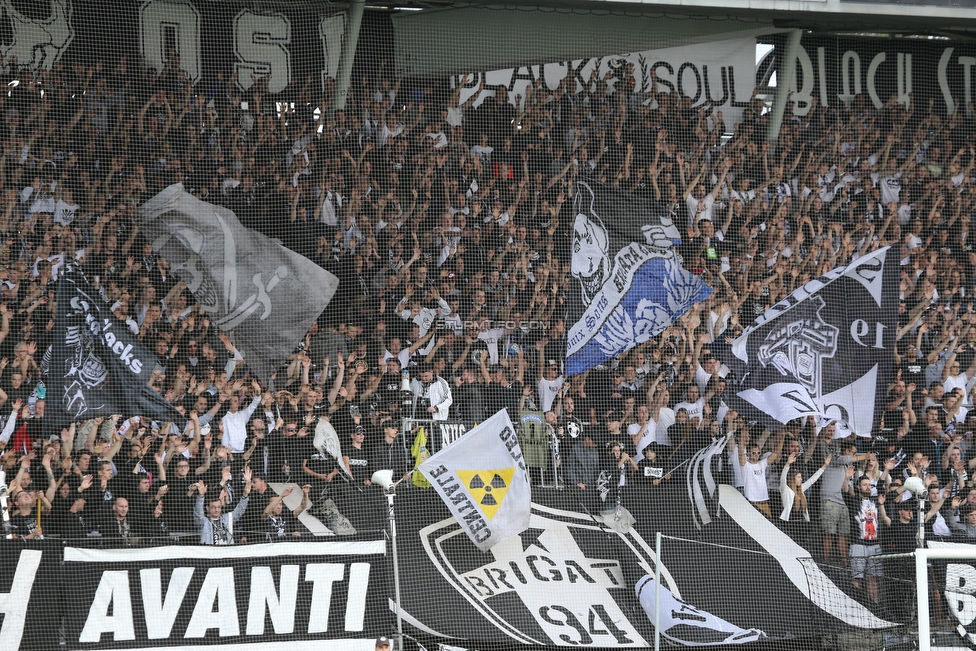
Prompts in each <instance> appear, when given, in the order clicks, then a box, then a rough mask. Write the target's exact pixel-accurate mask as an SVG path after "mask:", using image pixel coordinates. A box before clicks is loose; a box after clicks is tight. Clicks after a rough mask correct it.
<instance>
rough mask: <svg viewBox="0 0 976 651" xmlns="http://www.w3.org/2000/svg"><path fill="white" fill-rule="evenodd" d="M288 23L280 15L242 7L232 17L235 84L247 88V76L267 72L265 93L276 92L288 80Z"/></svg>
mask: <svg viewBox="0 0 976 651" xmlns="http://www.w3.org/2000/svg"><path fill="white" fill-rule="evenodd" d="M289 43H291V22H290V21H289V20H288V18H286V17H285V16H283V15H282V14H270V15H266V14H256V13H254V12H252V11H250V10H248V9H244V10H243V11H241V12H240V13H239V14H237V17H235V18H234V54H236V55H237V60H238V62H239V63H238V64H237V85H238V86H240V87H241V88H243V89H244V90H247V89H248V88H250V87H251V84H252V81H251V75H254V76H255V77H262V76H264V75H270V77H269V79H268V92H269V93H272V94H274V93H280V92H281V91H283V90H284V89H285V88H287V87H288V84H289V83H291V53H290V52H289V51H288V48H287V47H286V46H287V45H288V44H289Z"/></svg>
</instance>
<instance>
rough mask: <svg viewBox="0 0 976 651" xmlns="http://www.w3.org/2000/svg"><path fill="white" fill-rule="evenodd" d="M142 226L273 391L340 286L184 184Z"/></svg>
mask: <svg viewBox="0 0 976 651" xmlns="http://www.w3.org/2000/svg"><path fill="white" fill-rule="evenodd" d="M136 223H137V224H138V226H139V228H140V229H141V230H142V231H143V233H144V234H145V235H146V237H147V238H148V239H149V240H150V241H151V242H152V246H153V251H156V252H157V253H160V254H161V255H162V256H163V257H165V258H166V260H167V261H169V262H170V264H171V265H172V266H171V269H172V271H173V273H175V274H176V276H177V277H178V278H180V280H182V281H183V282H184V283H186V286H187V287H188V288H189V290H190V292H192V293H193V297H194V298H195V299H196V300H197V301H198V302H199V303H200V305H202V306H203V309H204V310H206V311H207V312H208V313H209V314H210V315H211V316H212V318H213V320H214V323H215V324H216V325H217V327H218V328H220V329H221V330H223V331H224V332H227V333H229V334H230V336H231V340H232V341H233V342H234V345H235V346H236V347H237V349H238V351H240V352H241V354H242V355H243V356H244V359H245V360H247V364H248V367H250V369H251V370H252V371H254V373H255V374H257V376H258V377H259V378H260V379H261V381H262V382H264V383H265V384H267V383H268V381H269V379H270V377H271V374H272V373H274V370H275V369H276V368H277V367H278V366H279V365H280V364H281V363H283V362H284V361H285V359H286V358H287V357H288V355H289V354H291V353H292V352H293V351H294V350H295V347H296V346H298V344H300V343H301V341H302V338H303V337H304V336H305V333H306V331H307V330H308V328H309V327H310V326H311V325H312V322H313V321H314V320H315V319H316V318H317V317H318V316H319V314H321V313H322V310H324V309H325V307H326V306H327V305H328V304H329V301H330V300H332V295H333V294H334V293H335V290H336V287H337V286H338V284H339V280H338V279H337V278H336V277H335V276H333V275H332V274H331V273H329V272H328V271H326V270H325V269H323V268H321V267H320V266H318V265H317V264H315V263H314V262H312V261H311V260H309V259H308V258H306V257H304V256H301V255H299V254H297V253H295V252H294V251H291V250H289V249H286V248H285V247H283V246H281V245H280V244H278V243H276V242H273V241H272V240H270V239H268V238H267V237H265V236H264V235H262V234H261V233H258V232H256V231H252V230H250V229H248V228H245V227H244V226H242V225H241V223H240V222H239V221H238V220H237V216H236V215H234V213H233V212H231V211H230V210H228V209H226V208H223V207H221V206H215V205H213V204H209V203H206V202H205V201H201V200H200V199H197V198H196V197H194V196H193V195H191V194H189V193H188V192H186V191H185V190H184V189H183V186H182V185H181V184H179V183H177V184H175V185H171V186H170V187H168V188H166V189H165V190H163V191H162V192H160V193H159V194H157V195H156V196H155V197H153V198H152V199H150V200H149V201H147V202H146V203H145V204H143V205H142V207H141V208H139V211H138V213H137V215H136Z"/></svg>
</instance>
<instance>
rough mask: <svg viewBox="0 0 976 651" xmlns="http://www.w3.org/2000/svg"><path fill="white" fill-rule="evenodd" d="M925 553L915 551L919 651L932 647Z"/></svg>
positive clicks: (927, 565) (923, 551)
mask: <svg viewBox="0 0 976 651" xmlns="http://www.w3.org/2000/svg"><path fill="white" fill-rule="evenodd" d="M925 551H926V550H924V549H916V550H915V585H916V586H918V587H919V588H920V589H919V590H918V592H919V594H918V604H917V607H918V648H919V651H929V650H930V649H931V647H932V630H931V627H930V622H929V582H928V571H929V563H928V560H929V559H928V554H926V553H925ZM922 588H923V589H922Z"/></svg>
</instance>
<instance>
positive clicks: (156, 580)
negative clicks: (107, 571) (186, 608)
mask: <svg viewBox="0 0 976 651" xmlns="http://www.w3.org/2000/svg"><path fill="white" fill-rule="evenodd" d="M160 574H161V572H160V571H159V568H156V567H154V568H150V569H145V570H139V580H140V582H141V584H142V607H143V610H145V612H146V630H147V632H148V637H149V639H150V640H165V639H166V638H168V637H169V634H170V631H172V630H173V623H174V622H175V621H176V616H177V615H179V613H180V605H181V604H182V603H183V596H184V595H185V594H186V589H187V588H188V587H190V579H192V578H193V568H192V567H178V568H176V569H175V570H173V573H172V574H170V577H169V587H168V588H167V589H166V596H165V597H163V596H162V594H163V589H162V579H161V577H160Z"/></svg>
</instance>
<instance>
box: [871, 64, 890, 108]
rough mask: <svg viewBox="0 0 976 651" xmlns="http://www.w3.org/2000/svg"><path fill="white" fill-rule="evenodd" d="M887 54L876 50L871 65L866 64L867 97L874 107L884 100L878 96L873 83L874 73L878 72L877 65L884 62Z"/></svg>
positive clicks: (882, 104) (881, 104)
mask: <svg viewBox="0 0 976 651" xmlns="http://www.w3.org/2000/svg"><path fill="white" fill-rule="evenodd" d="M886 58H888V55H887V54H885V53H884V52H878V53H877V54H875V55H874V58H873V59H871V65H869V66H868V97H870V98H871V102H872V103H873V104H874V108H876V109H879V108H881V107H882V106H884V102H882V101H881V98H880V97H878V89H877V87H875V85H874V75H875V74H877V72H878V67H879V66H880V65H881V64H882V63H884V62H885V59H886Z"/></svg>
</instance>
